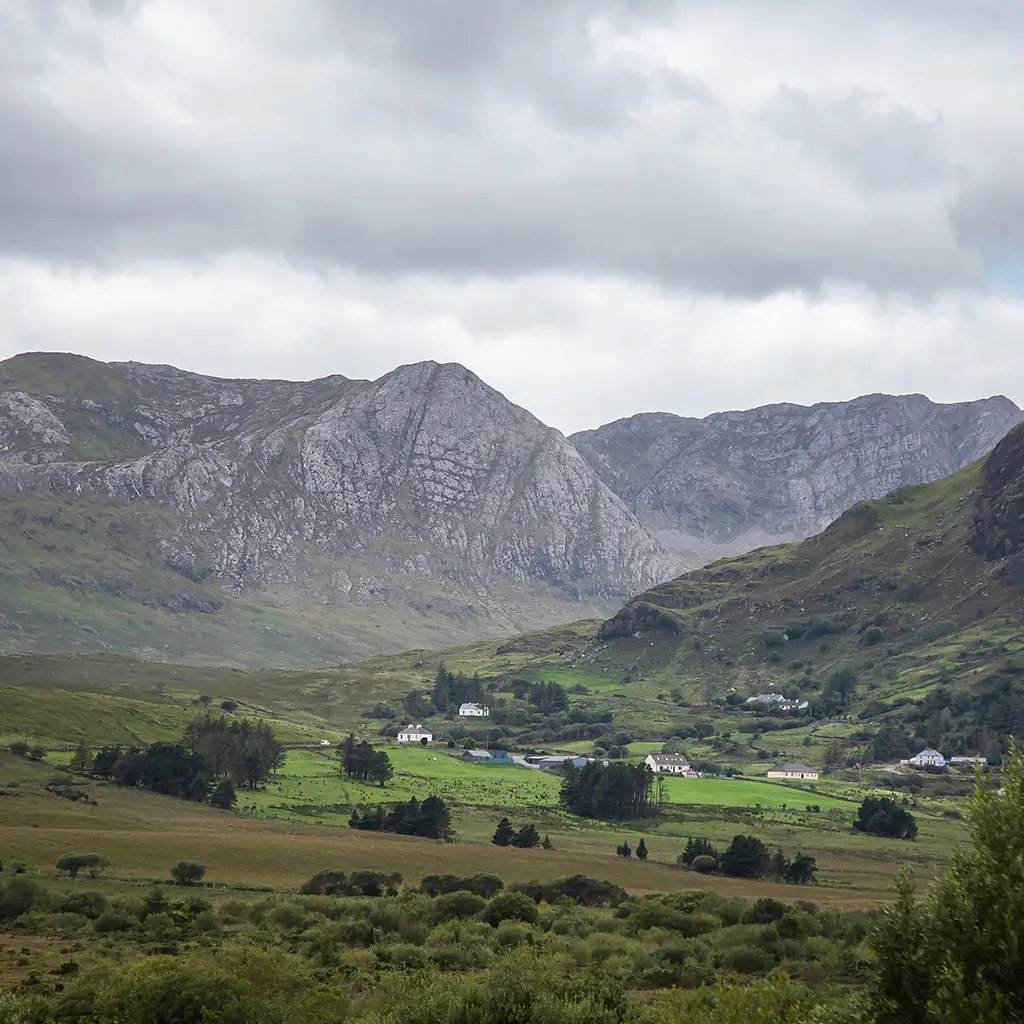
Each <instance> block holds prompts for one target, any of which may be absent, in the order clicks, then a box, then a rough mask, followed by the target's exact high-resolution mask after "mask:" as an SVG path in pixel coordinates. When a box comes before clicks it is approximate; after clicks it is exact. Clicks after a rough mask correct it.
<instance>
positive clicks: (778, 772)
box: [765, 761, 821, 779]
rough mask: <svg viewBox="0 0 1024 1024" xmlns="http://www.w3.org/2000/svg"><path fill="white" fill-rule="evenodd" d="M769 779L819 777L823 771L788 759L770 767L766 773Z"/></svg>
mask: <svg viewBox="0 0 1024 1024" xmlns="http://www.w3.org/2000/svg"><path fill="white" fill-rule="evenodd" d="M765 774H766V775H767V777H768V778H769V779H818V778H821V772H819V771H818V769H817V768H809V767H808V766H807V765H805V764H800V763H799V762H797V761H786V762H785V763H784V764H777V765H776V766H775V767H774V768H769V769H768V771H767V772H766V773H765Z"/></svg>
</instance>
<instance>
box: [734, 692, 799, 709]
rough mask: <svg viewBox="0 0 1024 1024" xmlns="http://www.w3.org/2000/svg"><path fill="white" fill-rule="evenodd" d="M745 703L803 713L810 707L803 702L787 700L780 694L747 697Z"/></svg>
mask: <svg viewBox="0 0 1024 1024" xmlns="http://www.w3.org/2000/svg"><path fill="white" fill-rule="evenodd" d="M745 703H747V704H767V705H768V706H769V707H773V708H777V709H778V710H779V711H803V710H804V709H805V708H807V707H809V706H810V705H809V704H808V702H807V701H805V700H800V699H795V700H788V699H787V698H785V697H784V696H783V695H782V694H781V693H758V694H756V695H755V696H753V697H748V698H747V699H746V701H745Z"/></svg>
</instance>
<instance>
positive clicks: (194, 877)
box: [171, 860, 206, 885]
mask: <svg viewBox="0 0 1024 1024" xmlns="http://www.w3.org/2000/svg"><path fill="white" fill-rule="evenodd" d="M205 874H206V866H205V865H204V864H200V863H199V862H198V861H194V860H179V861H178V863H177V864H175V865H174V866H173V867H172V868H171V878H173V879H174V882H175V884H176V885H195V884H196V883H197V882H200V881H202V878H203V875H205Z"/></svg>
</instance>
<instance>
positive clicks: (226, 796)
mask: <svg viewBox="0 0 1024 1024" xmlns="http://www.w3.org/2000/svg"><path fill="white" fill-rule="evenodd" d="M210 803H211V804H212V805H213V806H214V807H219V808H220V809H221V810H222V811H230V810H231V808H232V807H234V806H235V804H236V803H238V796H237V794H236V793H235V787H234V786H233V785H231V780H230V779H224V780H223V781H222V782H218V783H217V786H216V787H215V788H214V790H213V792H212V793H211V794H210Z"/></svg>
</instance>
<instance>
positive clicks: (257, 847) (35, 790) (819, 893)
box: [0, 754, 953, 907]
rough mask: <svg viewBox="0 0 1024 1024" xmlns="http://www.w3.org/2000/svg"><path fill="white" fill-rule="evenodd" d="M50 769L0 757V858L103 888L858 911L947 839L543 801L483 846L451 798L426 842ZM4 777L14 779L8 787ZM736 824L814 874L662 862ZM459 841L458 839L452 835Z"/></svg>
mask: <svg viewBox="0 0 1024 1024" xmlns="http://www.w3.org/2000/svg"><path fill="white" fill-rule="evenodd" d="M293 756H294V755H293ZM51 771H52V769H51V770H48V769H46V767H45V766H41V765H36V764H31V763H28V762H24V761H20V760H17V759H15V758H13V757H12V756H11V755H8V754H4V755H0V785H3V786H4V787H5V788H6V789H7V791H8V792H10V793H12V794H14V793H17V794H19V795H8V796H4V797H0V858H2V859H3V860H4V861H5V862H9V861H13V860H21V861H24V862H26V863H27V864H28V865H29V868H30V872H31V873H33V874H38V875H41V876H43V877H52V876H53V874H54V871H53V865H54V864H55V863H56V861H57V859H58V857H60V856H61V854H63V853H68V852H94V853H99V854H101V855H103V856H105V857H107V858H109V860H110V861H111V866H110V868H109V869H108V870H107V872H106V876H107V882H108V883H110V884H115V883H116V884H130V885H146V884H150V883H152V882H154V881H160V880H163V879H165V878H166V877H167V872H168V869H169V867H170V865H171V864H173V863H175V862H176V861H178V860H180V859H190V860H191V859H194V860H199V861H201V862H202V863H204V864H205V865H206V867H207V877H208V879H209V880H210V881H211V882H214V883H217V884H226V885H231V884H241V885H250V886H261V885H265V886H272V887H275V888H285V889H290V888H294V887H295V886H297V885H298V884H299V883H300V882H302V881H303V880H304V879H306V878H308V877H310V876H311V875H312V874H314V873H315V872H316V871H319V870H321V869H323V868H325V867H340V868H342V869H344V870H353V869H359V868H373V869H376V870H388V871H400V872H401V873H402V875H403V877H405V878H406V879H408V880H410V881H411V882H414V883H415V882H418V880H419V879H420V878H421V877H422V876H423V875H424V874H429V873H431V872H441V873H444V872H453V873H457V874H471V873H474V872H477V871H490V872H494V873H495V874H498V875H500V876H501V877H502V878H503V879H505V881H506V882H511V881H519V880H526V879H530V878H538V879H552V878H558V877H563V876H565V875H569V874H574V873H583V874H589V875H592V876H595V877H599V878H604V879H607V880H609V881H612V882H615V883H616V884H618V885H622V886H623V887H624V888H626V889H628V890H630V891H632V892H638V893H643V892H671V891H675V890H677V889H682V888H711V889H716V890H720V891H722V892H726V893H730V894H736V895H743V896H745V897H747V898H756V897H758V896H768V895H771V896H775V897H777V898H780V899H788V900H793V899H800V898H807V899H813V900H814V902H816V903H819V904H821V905H835V906H844V907H864V906H874V905H878V904H881V903H884V902H886V901H887V900H888V899H889V897H890V895H891V887H892V882H893V878H894V875H895V872H896V870H897V867H898V866H899V864H900V863H901V862H902V860H903V859H907V860H909V861H911V862H913V863H915V864H916V865H917V867H918V869H919V871H920V873H921V874H923V875H930V874H932V873H934V872H935V871H936V870H938V869H939V868H940V867H942V866H943V864H944V863H945V856H944V853H943V851H944V850H948V848H949V846H950V845H951V842H952V839H951V837H952V835H953V832H952V828H951V827H950V828H947V829H946V832H945V833H943V834H934V835H933V834H931V832H930V831H928V830H923V831H927V834H926V835H924V836H923V838H922V841H921V842H918V843H914V844H909V843H900V844H894V843H893V842H891V841H885V840H877V839H873V838H872V837H868V836H856V835H852V834H850V833H849V832H847V831H845V830H844V831H843V832H842V833H830V832H823V833H815V832H811V831H809V830H807V829H800V828H794V827H787V826H785V825H782V824H779V823H777V822H756V821H748V822H734V821H723V820H717V819H715V818H714V817H703V818H702V817H693V818H691V819H689V820H687V821H683V822H671V823H663V824H662V825H660V826H658V827H655V828H650V827H645V831H644V832H640V831H638V830H637V829H636V828H633V827H630V825H629V824H628V823H627V824H624V825H622V826H612V825H591V823H587V822H581V821H579V820H578V819H569V818H568V816H566V815H564V814H563V813H562V812H558V811H557V810H556V809H554V808H551V809H550V813H549V814H547V815H546V816H545V815H544V812H543V811H542V814H541V816H539V827H542V829H543V830H545V831H550V833H551V835H552V839H553V840H554V842H555V849H554V850H541V849H536V850H515V849H502V848H498V847H494V846H492V845H491V844H490V843H489V842H487V838H488V836H489V834H490V832H491V831H493V827H494V821H495V820H496V814H495V812H494V811H493V810H491V809H489V808H486V807H484V806H476V807H464V808H459V809H458V812H457V814H456V821H455V824H456V828H457V829H458V838H459V840H460V841H458V842H454V843H438V842H435V841H432V840H424V839H415V838H409V837H402V836H391V835H380V834H376V833H366V832H359V831H356V830H353V829H349V828H346V827H344V826H342V825H335V826H328V825H316V824H312V823H306V822H302V821H284V820H274V819H264V818H253V817H250V816H246V815H240V814H232V813H231V812H227V811H218V810H216V809H214V808H212V807H209V806H207V805H201V804H194V803H190V802H187V801H184V800H177V799H174V798H171V797H162V796H158V795H155V794H151V793H146V792H143V791H137V790H125V789H119V788H117V787H115V786H112V785H105V784H101V783H88V784H87V785H88V788H89V790H90V793H91V795H92V796H93V798H94V799H96V801H97V806H91V805H87V804H80V803H73V802H70V801H68V800H63V799H61V798H59V797H57V796H54V795H52V794H49V793H46V792H45V791H43V790H42V788H41V783H42V781H44V780H45V778H46V777H47V776H48V775H49V774H50V773H51ZM521 771H522V773H523V774H524V775H526V774H530V773H528V772H527V770H526V769H522V770H521ZM11 783H16V784H17V785H15V786H14V787H11V785H10V784H11ZM247 796H248V795H247V794H246V795H244V796H243V800H245V799H246V797H247ZM510 815H511V816H513V819H514V820H519V821H522V820H529V817H528V816H524V815H522V814H520V813H518V812H513V811H510ZM941 824H942V825H943V826H944V825H945V823H941ZM739 831H755V832H756V833H757V834H759V835H760V836H761V837H762V838H763V839H764V840H765V841H766V842H769V843H772V844H781V845H783V846H784V848H785V849H786V850H787V851H789V852H790V853H793V852H795V851H796V849H798V848H799V849H804V850H807V851H808V852H810V853H812V854H814V855H815V856H816V857H818V859H819V865H820V867H821V873H822V883H823V884H821V885H816V886H813V887H811V888H807V887H798V886H787V885H782V884H779V883H768V882H749V881H743V880H738V879H728V878H718V877H706V876H700V875H696V874H694V873H691V872H683V871H681V870H680V869H679V868H678V867H677V866H676V864H675V859H676V857H677V856H678V854H679V852H680V851H681V849H682V846H683V844H684V842H685V836H686V835H687V834H702V835H708V836H709V837H710V838H712V839H713V840H714V841H716V842H722V843H724V842H727V841H728V839H729V838H730V837H731V836H732V835H734V834H735V833H736V832H739ZM640 835H644V836H645V838H646V840H647V843H648V845H649V846H650V848H651V858H650V859H649V860H648V861H647V862H646V863H640V862H637V861H635V860H628V861H626V860H623V859H622V858H620V857H617V856H615V853H614V848H615V846H616V845H617V844H618V843H619V842H621V840H622V838H627V839H628V840H629V841H630V843H631V844H632V845H633V846H635V845H636V843H637V842H638V840H639V837H640ZM467 839H468V840H471V841H462V840H467ZM104 884H107V883H104Z"/></svg>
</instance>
